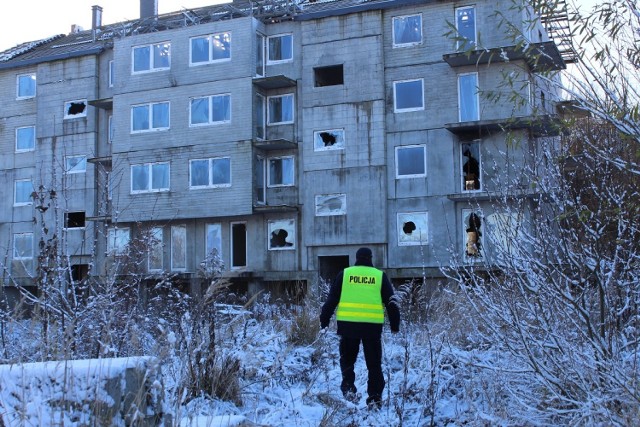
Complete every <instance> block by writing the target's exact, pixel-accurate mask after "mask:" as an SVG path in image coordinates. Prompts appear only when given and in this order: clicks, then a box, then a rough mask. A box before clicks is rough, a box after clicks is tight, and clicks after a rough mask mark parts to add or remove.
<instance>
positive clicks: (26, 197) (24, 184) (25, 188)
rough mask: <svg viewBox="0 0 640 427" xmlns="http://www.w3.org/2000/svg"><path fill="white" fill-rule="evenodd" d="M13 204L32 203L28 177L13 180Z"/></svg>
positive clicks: (31, 188) (31, 186) (31, 191)
mask: <svg viewBox="0 0 640 427" xmlns="http://www.w3.org/2000/svg"><path fill="white" fill-rule="evenodd" d="M14 189H15V190H14V196H13V205H14V206H23V205H30V204H32V203H33V199H32V198H31V193H33V191H34V190H33V184H32V183H31V180H30V179H17V180H15V181H14Z"/></svg>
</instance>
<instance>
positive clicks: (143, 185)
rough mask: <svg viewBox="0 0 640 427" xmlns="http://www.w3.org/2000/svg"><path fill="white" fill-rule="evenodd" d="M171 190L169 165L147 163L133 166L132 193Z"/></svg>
mask: <svg viewBox="0 0 640 427" xmlns="http://www.w3.org/2000/svg"><path fill="white" fill-rule="evenodd" d="M168 190H169V163H146V164H142V165H132V166H131V192H132V193H145V192H155V191H168Z"/></svg>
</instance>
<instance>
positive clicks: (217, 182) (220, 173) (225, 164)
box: [189, 157, 231, 188]
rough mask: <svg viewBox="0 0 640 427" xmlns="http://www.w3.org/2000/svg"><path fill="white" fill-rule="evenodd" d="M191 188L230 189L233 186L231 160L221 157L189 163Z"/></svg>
mask: <svg viewBox="0 0 640 427" xmlns="http://www.w3.org/2000/svg"><path fill="white" fill-rule="evenodd" d="M189 175H190V177H191V178H190V186H191V188H206V187H211V188H215V187H229V186H230V185H231V159H230V158H229V157H220V158H212V159H199V160H190V161H189Z"/></svg>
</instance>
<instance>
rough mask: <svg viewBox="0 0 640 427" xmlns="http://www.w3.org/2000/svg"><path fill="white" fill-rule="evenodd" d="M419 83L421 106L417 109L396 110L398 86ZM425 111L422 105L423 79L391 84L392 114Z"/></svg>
mask: <svg viewBox="0 0 640 427" xmlns="http://www.w3.org/2000/svg"><path fill="white" fill-rule="evenodd" d="M413 82H420V86H421V91H420V92H421V93H420V95H421V104H422V105H421V106H419V107H408V108H398V86H399V85H401V84H404V83H413ZM424 109H425V105H424V78H419V79H408V80H397V81H394V82H393V112H394V113H409V112H412V111H423V110H424Z"/></svg>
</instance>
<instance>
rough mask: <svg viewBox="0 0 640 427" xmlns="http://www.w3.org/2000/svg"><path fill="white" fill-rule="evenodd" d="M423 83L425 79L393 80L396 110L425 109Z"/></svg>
mask: <svg viewBox="0 0 640 427" xmlns="http://www.w3.org/2000/svg"><path fill="white" fill-rule="evenodd" d="M423 83H424V81H423V79H417V80H404V81H398V82H393V109H394V112H396V113H404V112H408V111H418V110H424V89H423Z"/></svg>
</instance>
